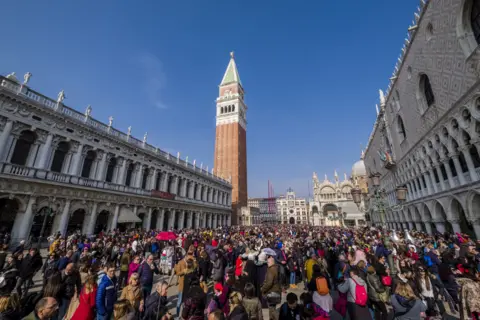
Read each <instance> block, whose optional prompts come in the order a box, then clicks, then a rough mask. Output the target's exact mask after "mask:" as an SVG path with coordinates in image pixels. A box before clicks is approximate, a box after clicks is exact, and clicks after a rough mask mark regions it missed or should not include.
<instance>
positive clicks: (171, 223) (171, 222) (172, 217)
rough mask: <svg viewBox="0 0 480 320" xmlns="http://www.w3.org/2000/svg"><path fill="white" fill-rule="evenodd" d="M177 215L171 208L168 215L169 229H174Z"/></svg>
mask: <svg viewBox="0 0 480 320" xmlns="http://www.w3.org/2000/svg"><path fill="white" fill-rule="evenodd" d="M175 215H176V212H175V211H174V210H171V209H170V215H169V217H168V230H173V227H174V223H175Z"/></svg>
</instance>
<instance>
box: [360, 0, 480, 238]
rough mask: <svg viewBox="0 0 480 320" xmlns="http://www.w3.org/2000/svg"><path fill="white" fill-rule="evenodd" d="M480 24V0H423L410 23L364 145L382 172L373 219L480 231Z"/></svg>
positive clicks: (371, 168)
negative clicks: (400, 197) (401, 192)
mask: <svg viewBox="0 0 480 320" xmlns="http://www.w3.org/2000/svg"><path fill="white" fill-rule="evenodd" d="M479 26H480V1H479V0H452V1H428V2H424V1H422V2H421V5H420V7H419V10H418V12H416V13H415V14H414V22H413V25H411V26H410V27H409V28H408V30H407V28H405V32H406V34H407V38H406V39H405V41H404V45H403V47H402V49H401V52H400V57H399V58H398V61H397V64H396V66H395V68H394V71H393V74H392V76H391V78H390V80H389V81H388V87H387V90H386V92H385V94H384V93H383V91H380V104H379V107H377V117H376V120H375V123H374V126H373V130H372V133H371V135H370V138H369V140H368V145H367V148H366V153H365V165H366V169H367V172H368V174H369V175H377V176H378V177H379V180H380V186H379V187H378V190H374V188H370V189H369V192H370V194H369V195H368V196H367V198H368V199H370V200H369V202H370V203H369V204H368V205H367V207H368V208H369V209H368V211H369V214H370V216H371V217H372V222H373V223H375V224H378V225H381V224H383V225H387V226H388V227H390V228H395V229H400V230H401V229H409V230H411V229H417V230H422V231H425V232H428V233H432V232H435V231H439V232H442V233H443V232H445V231H447V232H463V233H468V234H470V235H472V236H476V238H477V239H480V156H479V152H480V130H479V128H480V81H479V79H480V50H479V44H480V27H479ZM397 188H406V189H407V190H408V192H407V197H406V201H405V202H404V203H399V202H397V197H396V189H397ZM375 195H377V196H378V195H380V196H381V198H382V202H383V203H384V204H385V205H382V206H379V205H378V201H377V200H375V198H376V197H375Z"/></svg>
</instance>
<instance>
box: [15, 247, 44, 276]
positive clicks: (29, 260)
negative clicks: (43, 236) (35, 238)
mask: <svg viewBox="0 0 480 320" xmlns="http://www.w3.org/2000/svg"><path fill="white" fill-rule="evenodd" d="M42 264H43V261H42V257H41V256H40V254H39V253H37V254H35V255H34V256H31V255H30V254H28V255H26V256H25V257H24V258H23V260H22V263H21V264H20V278H22V279H24V280H25V279H28V278H30V277H32V276H33V275H34V274H35V272H37V271H38V270H40V268H41V267H42Z"/></svg>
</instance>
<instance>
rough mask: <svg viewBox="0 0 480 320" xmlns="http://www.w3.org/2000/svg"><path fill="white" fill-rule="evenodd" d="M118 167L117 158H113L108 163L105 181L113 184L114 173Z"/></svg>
mask: <svg viewBox="0 0 480 320" xmlns="http://www.w3.org/2000/svg"><path fill="white" fill-rule="evenodd" d="M116 166H117V158H115V157H112V158H111V159H110V161H109V162H108V167H107V176H106V177H105V181H107V182H112V180H113V172H114V170H115V167H116Z"/></svg>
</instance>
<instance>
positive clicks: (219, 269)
mask: <svg viewBox="0 0 480 320" xmlns="http://www.w3.org/2000/svg"><path fill="white" fill-rule="evenodd" d="M223 270H224V266H223V260H222V259H221V258H215V259H214V260H213V265H212V279H213V280H214V281H221V280H222V279H223Z"/></svg>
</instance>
